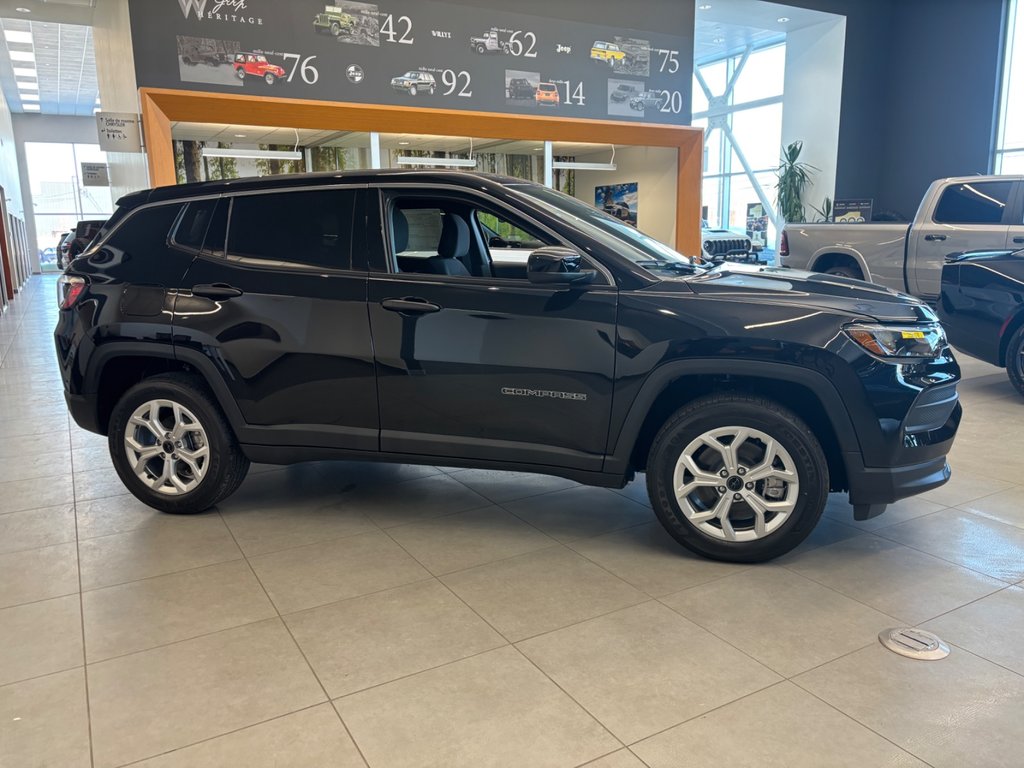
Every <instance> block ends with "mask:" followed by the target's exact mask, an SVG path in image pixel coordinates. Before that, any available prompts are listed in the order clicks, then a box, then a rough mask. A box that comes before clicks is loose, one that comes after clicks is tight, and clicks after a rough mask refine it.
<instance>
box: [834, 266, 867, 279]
mask: <svg viewBox="0 0 1024 768" xmlns="http://www.w3.org/2000/svg"><path fill="white" fill-rule="evenodd" d="M825 274H826V275H835V276H836V277H849V278H850V279H852V280H863V279H864V273H863V272H861V271H860V269H859V268H857V267H855V266H852V265H850V264H836V265H835V266H834V267H829V268H828V269H826V270H825Z"/></svg>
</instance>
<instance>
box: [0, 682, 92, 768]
mask: <svg viewBox="0 0 1024 768" xmlns="http://www.w3.org/2000/svg"><path fill="white" fill-rule="evenodd" d="M0 761H2V762H0V764H2V765H4V766H5V768H6V767H7V766H11V768H54V767H56V766H59V767H60V768H89V767H90V758H89V716H88V713H87V710H86V703H85V672H84V670H82V669H72V670H68V671H67V672H58V673H57V674H55V675H49V676H47V677H37V678H35V679H33V680H26V681H24V682H21V683H14V684H13V685H7V686H4V687H3V688H0Z"/></svg>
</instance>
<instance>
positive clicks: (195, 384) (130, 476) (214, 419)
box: [107, 373, 249, 514]
mask: <svg viewBox="0 0 1024 768" xmlns="http://www.w3.org/2000/svg"><path fill="white" fill-rule="evenodd" d="M157 399H160V400H170V401H172V402H174V403H178V404H180V405H182V406H184V407H185V408H187V409H188V410H189V411H191V412H192V414H194V415H195V417H196V419H197V420H198V422H199V424H200V425H201V426H202V428H203V430H204V431H205V433H206V437H207V444H208V446H209V449H210V453H209V459H208V464H207V465H206V472H205V475H204V476H203V478H202V480H200V482H199V483H198V485H197V486H196V487H195V488H194V489H192V490H190V491H188V492H185V493H180V494H178V495H166V494H163V493H160V492H158V491H155V490H153V489H152V488H150V487H149V486H147V485H146V484H145V483H143V482H142V481H141V480H140V479H139V478H138V477H137V476H136V474H135V472H134V470H133V469H132V467H131V465H130V464H129V460H128V456H127V452H126V450H125V430H126V428H127V426H128V422H129V420H130V419H131V417H132V414H133V413H134V411H135V410H136V409H137V408H139V407H140V406H142V405H143V404H145V403H147V402H149V401H151V400H157ZM107 445H108V448H109V450H110V458H111V460H112V461H113V463H114V469H115V470H117V474H118V476H119V477H120V478H121V482H123V483H124V485H125V487H126V488H127V489H128V490H129V491H131V493H132V494H133V495H134V496H135V498H137V499H138V500H139V501H141V502H142V503H144V504H147V505H149V506H150V507H153V508H154V509H159V510H160V511H162V512H171V513H174V514H195V513H197V512H203V511H205V510H207V509H209V508H210V507H212V506H213V505H215V504H217V503H218V502H219V501H221V500H223V499H225V498H227V497H228V496H230V495H231V494H232V493H234V492H235V491H236V490H238V486H239V485H241V484H242V481H243V480H244V479H245V475H246V473H247V472H248V471H249V460H248V459H247V458H246V457H245V455H244V454H243V453H242V451H241V449H240V448H239V447H238V442H237V441H236V440H235V435H234V433H233V432H232V430H231V426H230V425H229V424H228V421H227V419H226V418H225V416H224V414H223V413H222V412H221V409H220V406H219V405H217V403H216V402H215V401H214V399H213V397H212V396H211V395H210V394H209V392H208V391H207V389H206V385H205V384H204V382H203V381H202V380H201V379H199V378H198V377H196V376H192V375H189V374H185V373H168V374H165V375H161V376H154V377H153V378H149V379H145V380H144V381H142V382H140V383H138V384H136V385H135V386H134V387H132V388H131V389H129V390H128V391H127V392H125V393H124V395H122V397H121V399H120V400H119V401H118V402H117V405H115V406H114V411H113V413H112V414H111V416H110V422H109V429H108V431H107Z"/></svg>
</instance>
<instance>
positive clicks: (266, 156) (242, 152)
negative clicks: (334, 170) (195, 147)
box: [202, 147, 302, 160]
mask: <svg viewBox="0 0 1024 768" xmlns="http://www.w3.org/2000/svg"><path fill="white" fill-rule="evenodd" d="M202 154H203V157H237V158H245V159H253V160H301V159H302V153H301V152H299V151H298V150H277V149H232V148H231V147H203V152H202Z"/></svg>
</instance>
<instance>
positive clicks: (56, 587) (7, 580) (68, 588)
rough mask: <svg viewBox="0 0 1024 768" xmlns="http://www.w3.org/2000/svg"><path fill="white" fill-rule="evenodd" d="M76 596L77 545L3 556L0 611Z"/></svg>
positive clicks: (1, 558) (0, 575)
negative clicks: (0, 609)
mask: <svg viewBox="0 0 1024 768" xmlns="http://www.w3.org/2000/svg"><path fill="white" fill-rule="evenodd" d="M76 592H78V553H77V551H76V549H75V545H74V543H71V544H58V545H56V546H53V547H44V548H42V549H30V550H26V551H23V552H12V553H11V554H8V555H0V608H6V607H8V606H11V605H19V604H21V603H30V602H33V601H36V600H46V599H48V598H51V597H60V596H62V595H71V594H74V593H76Z"/></svg>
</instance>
